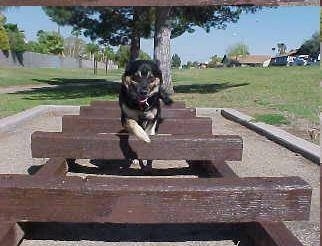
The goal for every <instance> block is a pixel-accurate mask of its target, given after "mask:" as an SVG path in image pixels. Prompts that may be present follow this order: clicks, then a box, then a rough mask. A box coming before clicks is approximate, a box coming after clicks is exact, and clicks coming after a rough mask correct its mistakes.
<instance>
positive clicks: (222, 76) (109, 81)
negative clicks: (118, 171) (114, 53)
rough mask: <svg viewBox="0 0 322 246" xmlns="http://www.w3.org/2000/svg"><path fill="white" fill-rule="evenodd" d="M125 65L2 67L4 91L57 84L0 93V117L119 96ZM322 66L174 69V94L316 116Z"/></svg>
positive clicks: (251, 109)
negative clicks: (96, 67) (11, 87)
mask: <svg viewBox="0 0 322 246" xmlns="http://www.w3.org/2000/svg"><path fill="white" fill-rule="evenodd" d="M121 74H122V70H116V71H113V72H109V73H108V74H107V75H105V72H104V71H99V74H98V75H93V74H92V71H91V70H78V69H72V70H67V69H65V70H62V69H30V68H0V91H1V88H4V87H7V86H9V85H14V86H17V85H39V84H44V85H46V84H49V85H58V86H57V87H53V88H41V89H35V90H33V91H21V92H17V93H11V94H0V117H4V116H7V115H10V114H14V113H17V112H19V111H22V110H24V109H27V108H31V107H33V106H36V105H40V104H69V105H84V104H88V103H89V102H90V101H91V100H93V99H117V91H118V88H119V81H120V77H121ZM320 77H321V76H320V67H318V66H314V67H274V68H222V69H203V70H200V69H190V70H174V71H173V81H174V88H175V92H176V93H175V96H174V98H175V99H177V100H185V101H186V103H187V105H189V106H198V107H234V108H237V109H239V110H242V111H245V112H246V113H249V114H251V115H257V116H258V115H259V114H261V113H263V114H264V113H274V114H275V113H277V114H282V115H283V116H285V117H286V118H287V119H288V120H296V119H298V118H304V119H307V120H309V121H310V122H316V123H317V122H318V114H319V111H320V110H319V107H320V105H321V90H320V89H319V82H320Z"/></svg>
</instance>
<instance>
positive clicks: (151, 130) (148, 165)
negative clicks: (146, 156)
mask: <svg viewBox="0 0 322 246" xmlns="http://www.w3.org/2000/svg"><path fill="white" fill-rule="evenodd" d="M156 127H157V121H156V120H155V121H154V122H153V123H152V122H151V123H150V124H148V125H147V127H146V129H145V132H146V134H148V135H149V136H153V135H155V134H156V132H155V131H156ZM140 166H141V169H142V170H143V172H144V173H145V174H151V173H152V160H140Z"/></svg>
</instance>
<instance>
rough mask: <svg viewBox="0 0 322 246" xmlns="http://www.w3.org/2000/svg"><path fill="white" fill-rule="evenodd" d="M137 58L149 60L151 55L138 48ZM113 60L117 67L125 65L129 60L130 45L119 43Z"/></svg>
mask: <svg viewBox="0 0 322 246" xmlns="http://www.w3.org/2000/svg"><path fill="white" fill-rule="evenodd" d="M139 59H141V60H151V57H150V56H149V55H148V54H147V53H145V52H143V51H142V50H140V54H139ZM115 60H116V62H117V64H118V65H119V67H125V66H126V64H127V63H128V62H129V60H130V46H128V45H121V46H120V47H119V49H118V50H117V52H116V54H115Z"/></svg>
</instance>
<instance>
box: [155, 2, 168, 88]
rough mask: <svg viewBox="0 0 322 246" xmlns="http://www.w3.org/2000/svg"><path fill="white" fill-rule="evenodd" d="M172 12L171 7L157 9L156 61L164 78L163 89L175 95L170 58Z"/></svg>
mask: <svg viewBox="0 0 322 246" xmlns="http://www.w3.org/2000/svg"><path fill="white" fill-rule="evenodd" d="M170 11H171V7H157V8H156V20H155V33H154V55H153V56H154V57H153V58H154V61H155V62H156V63H157V64H158V65H159V66H160V69H161V71H162V77H163V87H164V89H165V91H166V92H168V93H169V94H173V85H172V79H171V58H170V56H171V55H170V38H171V26H170Z"/></svg>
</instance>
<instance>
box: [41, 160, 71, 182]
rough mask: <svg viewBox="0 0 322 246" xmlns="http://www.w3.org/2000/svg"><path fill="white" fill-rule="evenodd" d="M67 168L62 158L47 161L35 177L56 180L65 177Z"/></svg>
mask: <svg viewBox="0 0 322 246" xmlns="http://www.w3.org/2000/svg"><path fill="white" fill-rule="evenodd" d="M67 172H68V166H67V163H66V160H65V159H64V158H51V159H49V160H48V161H47V162H46V163H45V164H44V165H43V166H42V167H41V168H40V169H39V170H38V171H37V172H36V174H35V175H36V176H37V177H45V178H58V177H61V176H64V175H66V173H67Z"/></svg>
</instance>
